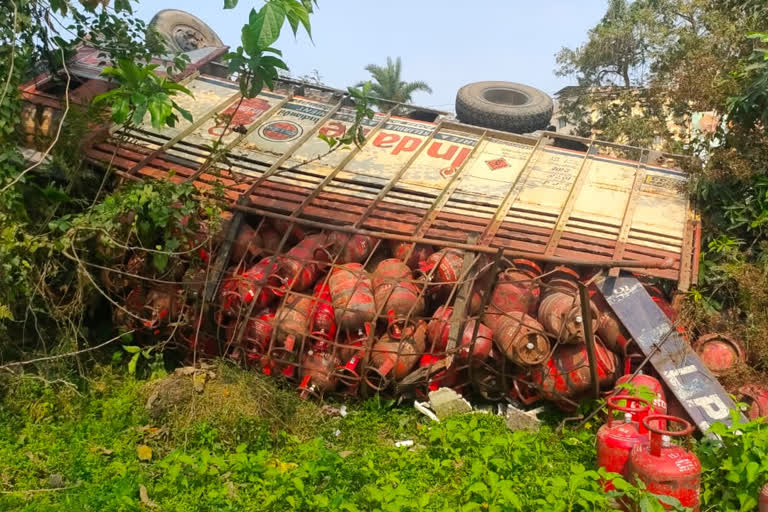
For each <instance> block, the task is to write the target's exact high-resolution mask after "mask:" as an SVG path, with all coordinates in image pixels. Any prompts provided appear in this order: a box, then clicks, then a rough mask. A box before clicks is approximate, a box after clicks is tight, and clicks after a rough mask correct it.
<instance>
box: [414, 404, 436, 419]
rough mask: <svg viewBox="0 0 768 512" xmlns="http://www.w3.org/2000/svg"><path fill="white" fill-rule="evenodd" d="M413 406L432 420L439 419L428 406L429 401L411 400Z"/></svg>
mask: <svg viewBox="0 0 768 512" xmlns="http://www.w3.org/2000/svg"><path fill="white" fill-rule="evenodd" d="M413 407H414V408H415V409H416V410H417V411H419V412H420V413H421V414H423V415H424V416H426V417H427V418H429V419H431V420H432V421H440V418H438V417H437V416H435V413H434V412H432V410H431V409H430V408H429V403H427V402H419V401H418V400H416V401H414V402H413Z"/></svg>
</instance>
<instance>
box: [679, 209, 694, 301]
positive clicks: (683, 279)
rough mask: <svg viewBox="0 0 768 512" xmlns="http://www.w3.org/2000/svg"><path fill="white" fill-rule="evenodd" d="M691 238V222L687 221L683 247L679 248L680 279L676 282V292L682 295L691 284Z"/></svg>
mask: <svg viewBox="0 0 768 512" xmlns="http://www.w3.org/2000/svg"><path fill="white" fill-rule="evenodd" d="M693 237H694V227H693V222H692V221H688V222H686V223H685V233H684V234H683V246H682V247H681V248H680V277H679V278H678V280H677V290H678V291H680V292H683V293H684V292H687V291H688V288H690V284H691V265H692V264H693V261H692V260H693V258H692V256H691V245H693Z"/></svg>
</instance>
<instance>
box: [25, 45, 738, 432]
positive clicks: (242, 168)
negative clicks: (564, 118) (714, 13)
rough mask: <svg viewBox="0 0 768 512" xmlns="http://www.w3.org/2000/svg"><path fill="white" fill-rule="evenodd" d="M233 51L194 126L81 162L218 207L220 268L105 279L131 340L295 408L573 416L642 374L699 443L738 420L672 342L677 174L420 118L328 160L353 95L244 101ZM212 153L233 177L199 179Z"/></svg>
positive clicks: (690, 231)
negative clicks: (451, 395) (202, 363)
mask: <svg viewBox="0 0 768 512" xmlns="http://www.w3.org/2000/svg"><path fill="white" fill-rule="evenodd" d="M224 51H225V49H224V48H202V49H193V50H192V51H190V52H189V53H190V54H191V55H192V56H193V58H192V64H191V65H190V66H189V67H188V69H187V72H186V73H185V76H181V77H177V78H178V79H179V80H180V81H181V82H183V83H184V85H185V86H186V87H188V88H189V89H190V90H191V91H192V93H193V94H194V97H179V98H177V102H178V103H179V104H181V106H183V107H184V108H186V109H188V110H189V111H190V112H192V114H193V120H192V121H187V120H182V121H181V122H179V123H178V124H177V125H176V126H175V127H174V128H165V129H163V130H156V129H154V128H153V127H152V125H151V124H150V123H149V122H148V121H147V122H145V123H144V124H141V125H138V126H134V127H132V128H131V129H126V128H123V127H115V128H112V129H111V130H110V133H109V134H108V135H106V136H102V137H95V138H94V139H93V140H91V141H89V142H88V143H87V146H86V148H85V152H86V155H87V157H88V159H89V160H90V161H91V162H92V163H93V164H94V165H95V166H99V167H101V168H104V169H107V168H109V169H110V171H112V172H115V173H116V176H118V179H120V180H122V181H136V180H148V179H153V180H167V181H172V182H177V183H182V182H189V183H194V185H195V186H196V187H197V189H198V190H199V192H200V193H201V194H209V193H211V192H212V191H213V190H214V189H217V190H223V197H224V198H225V200H226V202H227V205H226V209H227V213H226V222H225V223H224V227H223V229H222V232H221V233H220V234H219V236H218V237H217V238H216V240H217V243H216V246H215V249H214V251H213V253H212V254H211V255H210V258H206V259H205V261H206V262H207V263H206V264H205V266H202V267H196V268H195V267H194V265H192V264H191V263H189V262H187V263H184V262H182V263H181V265H182V267H183V268H182V271H181V272H179V274H178V275H179V278H178V279H177V281H176V282H168V281H167V280H166V281H164V282H162V283H153V282H151V281H149V280H138V281H137V280H132V279H117V278H116V277H119V276H122V275H136V274H141V269H142V265H144V264H145V263H146V261H145V255H142V254H137V253H132V252H130V251H128V252H125V253H123V254H121V255H120V257H119V258H118V259H117V260H116V261H113V262H111V266H110V269H111V271H112V272H114V274H115V275H114V276H112V277H110V275H109V274H110V272H109V271H108V272H106V274H105V275H104V276H103V279H104V280H105V281H106V282H108V286H106V288H108V289H109V290H110V293H112V294H114V296H115V300H116V302H119V303H120V304H123V305H124V306H125V308H124V309H127V310H129V311H134V312H135V313H136V315H135V316H136V317H143V316H146V315H147V312H149V315H150V316H151V317H152V318H153V319H154V320H153V321H152V322H147V323H146V324H144V323H137V322H136V321H135V319H134V318H132V317H131V316H126V315H124V314H119V313H118V314H117V315H116V321H117V322H118V323H122V325H123V326H124V327H129V328H130V329H131V330H134V331H136V332H137V333H143V334H142V335H143V336H145V337H146V338H145V339H146V340H147V341H146V342H148V343H149V342H151V340H152V339H153V338H158V339H159V338H160V337H171V338H172V339H174V340H175V341H176V343H177V344H178V345H179V346H180V347H184V350H187V351H188V352H189V354H190V355H191V356H192V357H194V358H197V359H199V358H201V357H214V356H226V357H230V358H233V359H235V360H237V361H239V362H241V363H242V364H243V365H247V366H250V367H253V368H255V369H257V370H258V371H262V372H264V373H267V374H271V375H274V376H276V377H277V378H281V379H284V380H286V381H288V382H290V383H292V384H291V385H294V386H296V387H297V388H299V390H300V392H301V393H302V394H303V395H304V396H315V397H318V398H322V397H328V396H332V395H339V396H342V395H343V396H355V397H357V396H360V397H365V396H368V395H371V394H374V393H383V394H393V395H415V396H419V395H423V394H425V393H427V392H428V391H429V390H434V389H437V388H439V387H451V388H454V389H456V390H457V391H458V392H460V393H462V394H464V395H470V394H477V395H480V396H482V397H484V398H485V399H489V400H507V401H514V402H516V403H522V404H532V403H534V402H536V401H538V400H548V401H551V402H554V403H555V404H557V405H558V406H559V407H561V408H563V409H564V410H574V409H576V408H577V406H578V403H579V400H580V399H582V398H583V397H587V396H600V395H601V394H604V393H607V392H611V390H613V388H614V384H615V382H616V380H617V379H618V378H619V377H621V376H622V375H625V374H634V375H637V372H636V370H637V369H638V366H639V367H642V369H643V371H646V372H650V373H654V372H655V373H657V374H658V376H659V377H660V378H661V379H662V380H663V381H664V382H665V383H666V388H667V389H666V391H667V395H668V399H669V400H670V402H677V406H678V412H677V413H678V414H681V415H682V414H687V415H689V416H690V417H691V418H692V419H693V420H694V421H695V422H696V424H697V425H698V426H699V428H700V429H702V430H703V431H706V430H707V428H708V426H709V425H710V424H711V423H712V422H714V421H724V422H728V421H729V414H728V410H729V409H730V408H733V407H734V405H733V403H732V402H731V400H730V398H729V397H728V395H727V394H726V393H725V392H724V391H723V389H722V387H720V385H719V384H718V382H717V380H716V379H715V378H714V377H713V376H712V374H711V373H710V372H709V370H708V369H707V367H706V366H705V365H704V364H702V362H701V360H700V359H699V357H698V356H697V355H696V352H695V351H694V350H693V349H691V347H690V345H689V343H688V341H687V340H686V338H685V336H684V334H682V333H680V332H679V331H678V329H677V327H676V312H675V307H674V304H675V303H676V297H677V296H678V295H679V294H680V293H683V292H685V291H686V290H688V288H689V287H690V286H691V285H692V284H695V281H696V275H697V262H698V251H699V240H700V223H699V221H698V218H697V215H696V213H695V211H694V209H693V208H692V205H691V203H690V201H689V196H688V192H687V188H688V176H687V175H686V173H685V172H683V171H682V170H681V169H680V160H679V159H678V157H676V156H674V155H667V154H659V153H655V152H652V151H648V150H643V149H640V148H635V147H629V146H623V145H619V144H612V143H606V142H600V141H597V140H589V139H581V138H578V137H571V136H565V135H560V134H557V133H552V132H541V133H539V134H537V135H519V134H513V133H507V132H502V131H496V130H494V129H491V128H484V127H480V126H475V125H469V124H465V123H461V122H458V121H454V120H450V119H446V116H443V115H441V113H439V112H434V111H429V110H427V109H415V110H414V112H416V113H417V114H418V115H414V116H411V117H401V116H396V115H392V114H389V113H383V112H381V113H377V114H376V115H375V116H374V117H373V119H371V120H366V121H365V123H364V126H365V128H364V132H365V142H364V143H363V144H362V145H360V146H359V147H357V146H352V147H351V148H348V149H346V150H338V151H330V152H329V150H328V145H327V144H326V143H325V142H324V141H323V140H321V139H320V138H319V137H318V136H319V135H321V134H322V135H325V136H328V137H338V136H340V135H343V134H344V133H345V132H346V130H348V129H349V127H350V126H351V123H352V121H353V119H354V109H353V107H352V106H350V105H349V103H348V99H347V98H346V96H345V95H344V93H343V92H342V91H336V90H332V89H328V88H324V87H318V86H316V87H312V86H310V85H308V84H305V83H299V82H294V81H291V80H287V79H286V80H281V81H280V82H279V83H278V84H277V86H276V88H275V90H273V91H264V92H262V93H261V94H260V95H259V96H258V97H256V98H252V99H244V100H242V101H241V97H240V91H239V87H238V85H237V84H236V83H234V82H232V81H230V80H228V79H227V78H226V76H217V75H221V73H220V71H221V68H220V66H217V65H216V62H215V60H216V58H217V57H219V56H220V55H221V54H222V53H224ZM98 60H99V59H98V58H97V57H96V51H95V50H92V49H89V48H87V47H83V48H81V49H80V51H79V53H78V54H77V55H76V56H75V57H74V59H73V61H72V62H71V64H70V66H69V68H70V70H71V71H72V72H73V73H75V74H78V73H79V75H78V76H79V78H80V88H81V89H82V91H89V90H93V91H100V90H104V89H105V88H107V87H108V86H109V85H108V84H105V83H102V82H101V78H100V77H99V74H98V67H99V65H98ZM45 83H46V80H45V78H41V79H38V80H36V81H35V82H34V83H30V84H28V85H27V86H26V87H25V88H24V90H23V93H24V95H25V98H26V99H27V101H28V109H27V112H28V114H29V113H31V114H29V115H30V122H29V129H30V130H32V131H35V130H41V129H44V127H41V126H40V123H39V120H40V119H44V118H45V116H46V115H48V117H49V118H50V117H55V115H56V112H55V111H56V109H57V105H58V103H57V102H58V99H57V98H56V97H55V96H54V95H53V94H52V93H47V92H46V90H45ZM82 95H83V97H84V98H85V99H87V94H86V93H83V94H82ZM409 108H412V107H409ZM401 110H402V111H404V112H407V109H401ZM46 112H48V114H45V113H46ZM425 113H426V114H425ZM425 116H426V117H430V116H431V117H432V118H433V119H432V120H431V121H425V120H418V119H413V117H417V118H419V119H423V118H424V117H425ZM35 119H36V120H38V122H36V121H35ZM216 140H221V142H222V144H223V147H224V148H225V149H224V153H225V154H226V160H225V161H224V162H225V163H222V161H219V162H217V163H214V164H213V165H206V166H203V165H202V164H203V163H204V162H209V156H210V151H211V145H212V143H213V142H214V141H216ZM218 197H222V195H221V194H219V196H218ZM190 276H191V277H190ZM646 363H650V364H646ZM625 380H626V379H625ZM670 408H672V409H673V408H674V405H673V404H670Z"/></svg>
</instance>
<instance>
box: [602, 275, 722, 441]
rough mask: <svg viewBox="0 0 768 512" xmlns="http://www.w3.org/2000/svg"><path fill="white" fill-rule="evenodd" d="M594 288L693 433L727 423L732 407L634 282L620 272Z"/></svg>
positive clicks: (665, 318) (673, 328) (632, 277)
mask: <svg viewBox="0 0 768 512" xmlns="http://www.w3.org/2000/svg"><path fill="white" fill-rule="evenodd" d="M597 286H598V289H599V290H600V293H602V294H603V296H604V297H605V299H606V301H607V302H608V305H609V306H610V307H611V309H613V311H614V313H616V316H617V317H618V318H619V320H620V321H621V322H622V324H624V327H625V328H626V329H627V331H629V333H630V334H631V335H632V338H633V339H634V340H635V342H636V343H637V345H638V347H639V348H640V350H642V351H643V353H644V354H645V355H646V356H649V355H650V363H651V364H652V365H653V367H654V368H655V369H656V371H657V372H658V373H659V375H660V376H661V377H662V379H663V380H664V382H665V383H666V384H667V386H669V389H670V390H671V391H672V393H673V394H674V395H675V397H676V398H677V399H678V400H679V401H680V403H681V404H682V406H683V407H684V408H685V410H686V412H687V413H688V414H689V415H690V417H691V419H692V420H693V421H694V423H695V424H696V426H697V427H698V428H699V430H701V431H702V432H704V433H706V432H707V431H708V430H709V427H710V426H711V425H712V424H713V423H715V422H721V423H725V424H726V425H730V424H731V423H732V422H731V416H730V411H731V410H733V409H736V404H735V403H733V400H731V397H730V395H728V393H727V392H726V391H725V389H723V387H722V386H721V385H720V383H719V382H718V381H717V379H716V378H715V377H714V376H713V375H712V374H711V373H710V372H709V370H708V369H707V367H706V366H704V363H702V362H701V359H699V356H698V355H697V354H696V353H695V352H694V351H693V349H692V348H691V346H690V345H689V344H688V342H687V341H686V340H685V339H683V337H682V336H681V335H680V333H678V332H677V330H676V328H675V326H674V325H672V324H671V323H670V321H669V319H668V318H667V316H666V315H665V314H664V313H663V312H662V311H661V309H659V307H658V306H657V305H656V303H655V302H653V300H652V299H651V296H650V295H648V292H647V291H646V290H645V288H644V287H643V285H642V284H641V283H640V281H638V280H637V279H636V278H635V277H634V276H632V275H630V274H626V275H625V274H622V275H621V276H619V277H608V278H606V279H604V280H601V281H598V282H597Z"/></svg>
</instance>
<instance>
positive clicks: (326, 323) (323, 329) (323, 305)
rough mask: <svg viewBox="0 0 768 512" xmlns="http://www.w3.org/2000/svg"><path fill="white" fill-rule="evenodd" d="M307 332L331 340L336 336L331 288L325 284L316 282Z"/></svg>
mask: <svg viewBox="0 0 768 512" xmlns="http://www.w3.org/2000/svg"><path fill="white" fill-rule="evenodd" d="M312 296H313V297H315V301H314V304H313V306H312V317H311V323H310V326H309V332H310V333H311V334H312V335H313V336H318V337H321V338H326V339H328V340H332V339H334V338H335V337H336V317H335V314H334V312H333V306H332V305H331V304H332V299H331V290H330V288H329V287H328V285H327V284H324V283H317V285H315V291H314V293H313V294H312Z"/></svg>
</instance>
